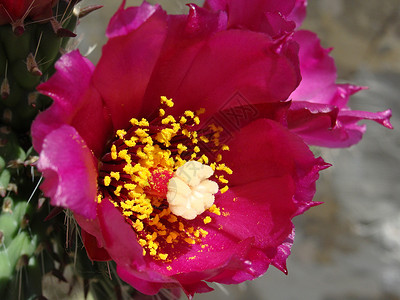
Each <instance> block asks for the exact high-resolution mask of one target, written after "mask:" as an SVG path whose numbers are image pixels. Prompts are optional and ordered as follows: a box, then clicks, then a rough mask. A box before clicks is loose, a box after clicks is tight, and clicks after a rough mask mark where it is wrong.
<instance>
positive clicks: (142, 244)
mask: <svg viewBox="0 0 400 300" xmlns="http://www.w3.org/2000/svg"><path fill="white" fill-rule="evenodd" d="M138 243H139V245H140V246H142V247H144V246H146V244H147V242H146V240H144V239H139V240H138Z"/></svg>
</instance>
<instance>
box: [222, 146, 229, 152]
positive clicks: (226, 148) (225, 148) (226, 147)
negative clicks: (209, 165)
mask: <svg viewBox="0 0 400 300" xmlns="http://www.w3.org/2000/svg"><path fill="white" fill-rule="evenodd" d="M221 149H222V151H229V146H228V145H222V148H221Z"/></svg>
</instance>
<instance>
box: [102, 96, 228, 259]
mask: <svg viewBox="0 0 400 300" xmlns="http://www.w3.org/2000/svg"><path fill="white" fill-rule="evenodd" d="M173 105H174V103H173V102H172V100H169V99H167V98H166V97H161V108H160V109H159V115H158V117H157V118H155V119H153V120H151V122H149V121H148V120H145V119H142V120H141V121H139V120H137V119H134V118H133V119H131V120H130V124H131V126H130V128H128V129H126V130H125V129H121V130H117V132H116V138H115V139H114V141H113V142H112V144H111V147H110V151H109V152H108V153H106V154H105V155H104V156H103V157H102V159H101V163H100V166H99V180H98V183H99V188H98V197H97V198H98V202H101V201H102V200H103V199H105V198H106V199H108V200H110V201H111V202H112V203H113V204H114V206H115V207H117V208H118V209H119V210H120V211H121V214H122V215H123V216H124V217H125V219H126V221H127V222H128V223H129V224H130V225H131V226H132V228H133V229H134V231H135V232H136V234H137V237H138V242H139V244H140V245H141V246H142V247H143V255H150V256H152V257H154V258H157V259H161V260H164V261H165V260H167V259H173V257H174V256H175V254H174V253H177V252H178V250H179V249H181V247H187V246H190V245H191V244H196V243H201V240H202V238H203V237H205V236H206V235H207V234H208V233H207V231H206V230H205V229H203V228H201V227H199V226H198V225H197V226H193V225H192V223H191V222H190V220H194V219H201V220H202V221H203V223H204V224H207V223H209V222H211V221H212V218H211V217H210V216H209V215H210V214H217V215H221V212H220V209H219V208H218V207H217V206H216V205H215V204H214V200H215V197H214V194H217V193H218V192H219V193H224V192H225V191H226V190H227V189H228V186H227V185H226V184H227V183H228V180H227V179H225V177H224V176H225V175H227V174H231V173H232V170H231V169H229V167H227V166H225V164H223V163H221V161H222V154H221V152H222V151H225V150H229V147H228V146H226V145H221V143H220V141H219V138H220V134H221V132H222V128H220V127H217V126H215V125H213V124H212V125H209V126H207V127H204V128H200V127H199V124H200V118H199V115H200V114H201V113H202V111H204V110H199V111H198V112H196V113H194V112H192V111H185V113H184V114H183V115H182V116H180V117H179V119H178V120H176V119H175V118H174V117H173V116H172V115H167V116H166V110H168V108H170V107H173ZM206 153H211V155H210V154H208V155H206ZM211 177H213V178H212V179H211ZM196 224H198V222H197V223H196Z"/></svg>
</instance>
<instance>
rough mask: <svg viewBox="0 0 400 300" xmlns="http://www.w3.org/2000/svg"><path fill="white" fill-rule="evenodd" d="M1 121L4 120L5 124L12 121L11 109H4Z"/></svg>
mask: <svg viewBox="0 0 400 300" xmlns="http://www.w3.org/2000/svg"><path fill="white" fill-rule="evenodd" d="M3 120H4V121H5V122H6V123H11V120H12V111H11V109H9V108H6V109H5V110H4V112H3Z"/></svg>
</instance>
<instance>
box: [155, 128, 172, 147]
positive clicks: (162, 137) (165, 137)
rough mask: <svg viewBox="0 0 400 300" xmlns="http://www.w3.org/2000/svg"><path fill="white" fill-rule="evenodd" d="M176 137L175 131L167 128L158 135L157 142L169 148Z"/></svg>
mask: <svg viewBox="0 0 400 300" xmlns="http://www.w3.org/2000/svg"><path fill="white" fill-rule="evenodd" d="M174 136H175V132H174V130H173V129H171V128H165V129H162V130H161V131H159V132H158V133H157V135H156V140H157V141H159V142H160V143H162V144H164V145H165V146H167V147H168V146H170V145H171V143H170V142H169V141H170V140H171V139H172V138H173V137H174Z"/></svg>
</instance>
